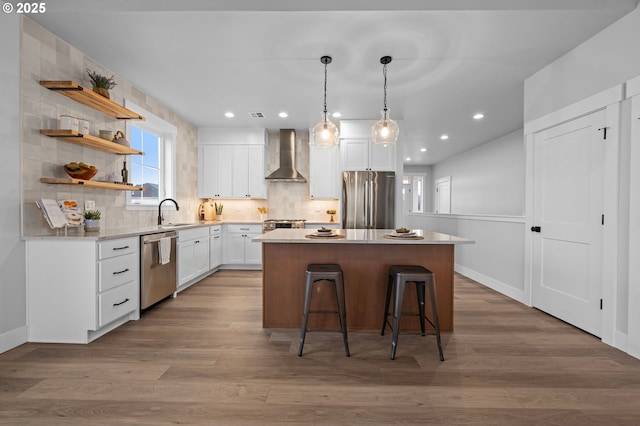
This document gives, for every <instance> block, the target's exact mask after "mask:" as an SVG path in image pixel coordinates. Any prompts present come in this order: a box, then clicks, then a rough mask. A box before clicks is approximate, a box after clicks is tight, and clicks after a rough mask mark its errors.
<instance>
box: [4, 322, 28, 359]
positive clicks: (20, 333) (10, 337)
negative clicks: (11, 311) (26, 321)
mask: <svg viewBox="0 0 640 426" xmlns="http://www.w3.org/2000/svg"><path fill="white" fill-rule="evenodd" d="M23 343H27V327H26V326H24V327H19V328H16V329H14V330H11V331H8V332H6V333H3V334H0V354H1V353H3V352H7V351H8V350H10V349H13V348H15V347H17V346H20V345H22V344H23Z"/></svg>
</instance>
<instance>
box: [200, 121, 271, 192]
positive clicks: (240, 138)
mask: <svg viewBox="0 0 640 426" xmlns="http://www.w3.org/2000/svg"><path fill="white" fill-rule="evenodd" d="M265 141H266V131H265V130H264V129H200V135H199V147H198V166H199V167H198V196H199V197H200V198H266V197H267V184H266V182H265V180H264V174H265V172H264V169H265V166H264V152H265V151H264V147H265Z"/></svg>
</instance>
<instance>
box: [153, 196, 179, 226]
mask: <svg viewBox="0 0 640 426" xmlns="http://www.w3.org/2000/svg"><path fill="white" fill-rule="evenodd" d="M165 201H171V202H173V204H175V205H176V210H180V206H178V202H177V201H176V200H174V199H173V198H165V199H164V200H162V201H160V204H158V225H162V211H161V210H160V209H161V208H162V203H164V202H165Z"/></svg>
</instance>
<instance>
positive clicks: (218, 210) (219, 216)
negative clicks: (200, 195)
mask: <svg viewBox="0 0 640 426" xmlns="http://www.w3.org/2000/svg"><path fill="white" fill-rule="evenodd" d="M214 206H215V209H216V220H222V208H223V207H224V206H223V205H222V203H220V204H218V203H214Z"/></svg>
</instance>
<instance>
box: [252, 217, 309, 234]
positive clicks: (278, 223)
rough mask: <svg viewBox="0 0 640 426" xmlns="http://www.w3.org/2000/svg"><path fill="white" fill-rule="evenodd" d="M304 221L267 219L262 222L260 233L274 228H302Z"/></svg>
mask: <svg viewBox="0 0 640 426" xmlns="http://www.w3.org/2000/svg"><path fill="white" fill-rule="evenodd" d="M305 220H306V219H267V220H265V221H263V222H262V232H267V231H273V230H274V229H276V228H304V222H305Z"/></svg>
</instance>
